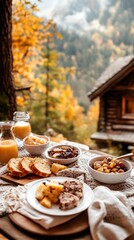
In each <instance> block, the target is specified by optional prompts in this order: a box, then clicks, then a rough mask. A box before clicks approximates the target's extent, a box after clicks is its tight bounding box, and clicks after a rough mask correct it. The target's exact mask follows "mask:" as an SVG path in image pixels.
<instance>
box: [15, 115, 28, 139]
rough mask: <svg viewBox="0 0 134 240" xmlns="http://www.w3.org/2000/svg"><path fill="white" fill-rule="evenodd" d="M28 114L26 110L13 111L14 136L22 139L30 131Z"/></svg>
mask: <svg viewBox="0 0 134 240" xmlns="http://www.w3.org/2000/svg"><path fill="white" fill-rule="evenodd" d="M29 119H30V116H29V113H28V112H19V111H17V112H14V114H13V120H14V121H15V125H14V126H13V128H12V131H13V134H14V135H15V137H16V138H19V139H21V140H22V139H23V138H25V137H26V136H28V135H29V134H30V133H31V125H30V122H29Z"/></svg>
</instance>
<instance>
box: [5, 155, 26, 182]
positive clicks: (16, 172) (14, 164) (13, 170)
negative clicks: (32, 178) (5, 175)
mask: <svg viewBox="0 0 134 240" xmlns="http://www.w3.org/2000/svg"><path fill="white" fill-rule="evenodd" d="M21 160H22V158H11V159H10V160H9V162H8V164H7V168H8V171H9V172H10V175H12V176H14V177H19V178H20V177H24V176H26V175H27V173H26V171H24V170H23V169H21V167H20V161H21Z"/></svg>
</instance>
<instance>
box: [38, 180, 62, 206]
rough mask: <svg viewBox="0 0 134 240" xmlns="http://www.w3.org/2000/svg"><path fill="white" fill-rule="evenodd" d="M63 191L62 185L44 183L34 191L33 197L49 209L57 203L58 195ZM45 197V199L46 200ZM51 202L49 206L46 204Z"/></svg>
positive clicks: (54, 182)
mask: <svg viewBox="0 0 134 240" xmlns="http://www.w3.org/2000/svg"><path fill="white" fill-rule="evenodd" d="M62 190H63V185H62V184H60V183H58V182H57V181H50V182H44V183H42V184H40V185H39V186H38V188H37V189H36V193H35V197H36V198H37V200H39V201H40V204H42V203H43V204H42V205H43V206H45V207H51V204H52V203H57V202H58V199H59V195H60V193H61V192H62ZM46 197H47V198H46ZM49 201H50V202H51V204H49V203H48V202H49Z"/></svg>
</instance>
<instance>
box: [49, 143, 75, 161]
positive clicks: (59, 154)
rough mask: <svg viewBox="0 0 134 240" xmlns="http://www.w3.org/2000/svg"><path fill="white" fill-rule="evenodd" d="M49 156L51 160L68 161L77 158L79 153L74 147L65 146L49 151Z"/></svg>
mask: <svg viewBox="0 0 134 240" xmlns="http://www.w3.org/2000/svg"><path fill="white" fill-rule="evenodd" d="M48 154H49V156H50V157H51V158H55V159H56V158H59V159H62V158H63V159H68V158H74V157H77V156H78V154H79V152H78V149H76V148H75V147H74V146H65V145H63V146H55V147H53V148H52V149H51V150H50V151H48Z"/></svg>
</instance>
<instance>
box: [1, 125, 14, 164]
mask: <svg viewBox="0 0 134 240" xmlns="http://www.w3.org/2000/svg"><path fill="white" fill-rule="evenodd" d="M13 124H14V122H12V121H4V122H0V129H1V136H0V164H6V163H7V162H8V161H9V160H10V159H11V158H15V157H18V147H17V143H16V141H15V138H14V136H13V134H12V131H11V128H12V126H13Z"/></svg>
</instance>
